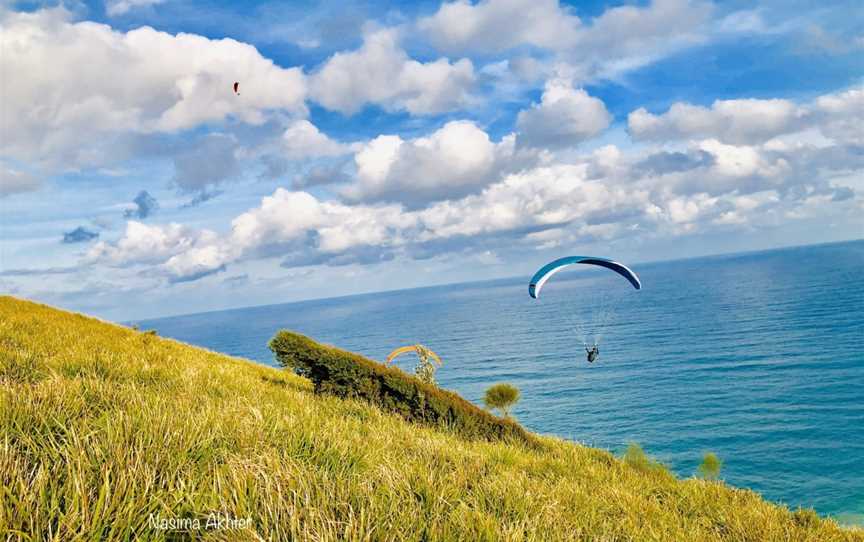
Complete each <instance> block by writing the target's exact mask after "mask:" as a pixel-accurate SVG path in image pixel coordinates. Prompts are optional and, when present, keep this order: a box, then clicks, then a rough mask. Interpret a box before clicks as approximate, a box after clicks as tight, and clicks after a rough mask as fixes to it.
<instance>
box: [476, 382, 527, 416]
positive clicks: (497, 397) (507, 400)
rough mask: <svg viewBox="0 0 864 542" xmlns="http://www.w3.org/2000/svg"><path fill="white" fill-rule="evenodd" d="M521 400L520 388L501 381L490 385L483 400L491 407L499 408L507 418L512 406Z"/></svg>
mask: <svg viewBox="0 0 864 542" xmlns="http://www.w3.org/2000/svg"><path fill="white" fill-rule="evenodd" d="M518 401H519V388H517V387H516V386H514V385H512V384H507V383H504V382H502V383H499V384H495V385H493V386H489V388H488V389H487V390H486V394H485V395H484V396H483V402H484V403H486V406H487V407H489V408H497V409H498V410H500V411H501V412H502V413H503V414H504V417H505V418H509V417H510V407H512V406H513V405H515V404H516V403H517V402H518Z"/></svg>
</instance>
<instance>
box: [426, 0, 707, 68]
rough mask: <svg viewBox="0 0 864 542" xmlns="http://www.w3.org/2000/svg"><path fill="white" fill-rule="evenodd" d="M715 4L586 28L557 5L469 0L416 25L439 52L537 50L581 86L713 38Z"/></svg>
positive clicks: (633, 12) (639, 10)
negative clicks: (552, 55)
mask: <svg viewBox="0 0 864 542" xmlns="http://www.w3.org/2000/svg"><path fill="white" fill-rule="evenodd" d="M712 11H713V10H712V5H711V4H710V3H709V2H703V1H689V0H654V1H653V2H652V3H651V4H649V5H648V6H644V7H643V6H628V5H625V6H617V7H613V8H609V9H607V10H606V11H604V12H603V13H602V14H600V15H599V16H597V17H595V18H593V19H591V20H588V21H582V20H580V19H579V17H577V16H576V15H575V14H573V13H572V12H571V10H570V9H569V8H567V7H563V6H561V4H560V3H559V2H558V1H557V0H542V1H539V2H538V1H531V0H482V1H480V2H477V3H474V4H472V3H470V2H468V1H467V0H458V1H456V2H450V3H444V4H443V5H442V6H441V8H439V10H438V11H437V12H436V13H435V14H434V15H432V16H430V17H426V18H422V19H420V20H419V21H418V23H417V26H418V28H419V30H420V31H421V32H422V33H424V34H425V35H426V36H427V37H428V38H429V40H430V41H431V42H432V43H433V44H434V45H436V46H437V47H438V48H439V49H440V50H442V51H445V52H449V53H451V54H458V53H464V52H468V51H479V52H484V53H494V52H502V51H506V50H511V49H514V48H517V47H519V46H526V45H527V46H533V47H537V48H541V49H547V50H551V51H554V52H556V53H558V55H559V58H560V60H563V61H565V62H566V63H568V64H569V65H570V66H571V67H572V68H573V69H574V73H573V75H574V76H576V77H578V78H579V79H580V80H588V79H591V78H595V77H614V76H616V75H618V74H619V73H620V72H622V71H627V70H630V69H633V68H636V67H639V66H643V65H645V64H647V63H649V62H651V61H653V60H656V59H657V58H659V57H661V56H664V55H667V54H669V53H671V52H673V51H676V50H678V49H681V48H683V47H687V46H691V45H694V44H698V43H702V42H704V41H706V40H708V39H709V34H710V32H711V30H710V29H709V28H707V27H706V26H707V24H708V22H709V19H710V17H711V14H712Z"/></svg>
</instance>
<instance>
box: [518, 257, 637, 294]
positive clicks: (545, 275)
mask: <svg viewBox="0 0 864 542" xmlns="http://www.w3.org/2000/svg"><path fill="white" fill-rule="evenodd" d="M577 263H584V264H588V265H599V266H600V267H605V268H606V269H611V270H612V271H615V272H616V273H618V274H619V275H621V276H622V277H624V278H625V279H627V280H628V281H630V284H632V285H633V287H634V288H636V289H637V290H641V289H642V283H641V282H640V281H639V277H637V276H636V273H634V272H633V271H631V270H630V268H628V267H627V266H626V265H624V264H622V263H618V262H616V261H612V260H607V259H606V258H598V257H596V256H567V257H566V258H559V259H557V260H555V261H554V262H550V263H547V264H546V265H544V266H543V267H541V268H540V270H539V271H537V272H536V273H534V276H533V277H531V284H529V285H528V295H530V296H531V297H533V298H535V299H536V298H537V296H539V295H540V289H541V288H543V285H544V284H546V281H547V280H549V278H550V277H551V276H552V275H554V274H555V273H557V272H558V271H561V270H562V269H564V268H565V267H567V266H569V265H574V264H577Z"/></svg>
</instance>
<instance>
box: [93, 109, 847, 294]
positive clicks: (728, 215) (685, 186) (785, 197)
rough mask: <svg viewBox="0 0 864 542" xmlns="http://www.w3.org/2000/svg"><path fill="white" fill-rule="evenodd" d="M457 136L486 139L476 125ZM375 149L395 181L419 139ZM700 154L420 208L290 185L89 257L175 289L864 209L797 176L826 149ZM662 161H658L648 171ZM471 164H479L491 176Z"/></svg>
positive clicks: (629, 162) (588, 165)
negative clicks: (229, 215) (252, 265)
mask: <svg viewBox="0 0 864 542" xmlns="http://www.w3.org/2000/svg"><path fill="white" fill-rule="evenodd" d="M448 129H465V130H472V129H473V130H477V128H476V127H473V126H469V125H461V126H459V125H457V126H455V128H454V127H452V126H451V127H450V128H448ZM443 130H444V129H443V128H442V131H443ZM439 135H440V134H439ZM433 136H434V134H433ZM433 136H430V138H428V139H429V140H430V141H426V142H424V144H423V145H420V146H419V148H425V147H427V146H428V147H431V148H433V149H435V152H439V151H440V150H441V148H442V146H441V144H440V142H438V143H433V142H432V141H431V140H432V139H434V137H433ZM477 144H478V145H479V147H480V148H486V154H485V156H486V157H487V159H488V157H489V156H490V154H489V145H492V146H494V144H493V143H491V142H488V141H484V140H483V138H482V137H481V138H478V141H477ZM370 145H380V146H381V147H382V148H381V149H379V150H378V154H377V155H375V157H376V158H377V160H370V161H369V163H368V164H366V165H367V166H368V167H369V168H371V169H370V170H369V171H373V172H376V174H382V172H385V173H384V174H386V172H389V168H390V167H392V164H393V161H394V160H398V158H394V157H398V156H399V155H400V153H401V149H402V147H404V146H406V145H407V146H415V147H417V144H416V141H402V140H401V139H399V138H395V139H391V140H373V142H372V143H370ZM692 145H693V146H692V147H691V149H689V150H688V151H687V152H681V153H679V154H680V155H681V156H678V155H675V156H671V157H670V156H661V157H660V158H659V159H658V158H657V157H656V154H657V153H656V151H655V150H654V149H645V150H634V151H631V152H629V153H625V152H623V151H621V149H618V148H617V147H614V146H606V147H603V148H601V149H598V150H596V151H594V152H593V153H592V154H591V155H589V156H587V157H584V158H581V159H578V160H577V161H576V162H575V163H571V164H562V163H553V164H549V165H539V166H538V165H535V166H532V167H528V168H525V169H522V170H520V171H517V172H511V173H505V174H502V176H501V177H500V180H497V181H494V182H492V183H491V184H489V185H488V186H486V187H485V188H482V189H480V190H479V191H475V192H474V193H469V194H468V195H465V196H464V197H459V198H454V199H445V200H442V201H437V202H435V203H431V204H428V205H427V206H425V207H419V208H416V209H411V208H408V209H406V208H405V207H404V206H403V205H401V204H395V203H394V204H387V205H368V204H347V203H342V202H338V201H328V200H324V199H321V198H319V197H316V196H314V195H312V194H310V193H307V192H299V191H289V190H285V189H282V188H280V189H277V190H276V191H275V192H274V193H273V195H271V196H268V197H265V198H263V199H262V201H261V204H260V205H259V206H258V207H256V208H253V209H250V210H249V211H247V212H245V213H243V214H241V215H239V216H238V217H236V218H235V219H234V220H233V221H232V222H231V232H230V234H228V235H225V236H221V237H217V236H216V235H215V234H212V233H211V232H206V231H201V232H198V231H194V230H188V229H183V228H182V227H180V226H177V225H169V226H166V227H161V228H160V227H153V228H152V229H151V228H148V227H146V226H144V225H141V224H134V227H133V225H132V223H130V227H129V228H128V229H127V233H126V235H125V236H124V238H123V239H121V240H120V241H118V242H116V243H113V244H109V243H104V242H103V243H99V244H97V246H96V247H95V248H94V250H93V251H92V252H93V256H94V257H95V258H96V259H97V260H98V259H100V258H101V259H102V260H104V261H106V262H108V263H110V264H114V265H118V264H128V262H130V261H137V262H142V261H147V262H150V263H151V264H152V265H155V266H156V268H157V269H158V270H159V271H160V272H162V273H165V274H167V275H168V276H169V277H170V278H171V280H173V281H182V280H194V279H197V278H200V277H202V276H205V275H207V274H210V273H213V272H215V271H219V270H222V269H224V268H225V267H226V266H229V265H232V264H233V263H236V262H239V261H244V260H248V259H258V258H273V257H275V258H279V259H281V260H282V262H283V263H282V265H283V266H285V267H294V266H306V265H345V264H349V263H357V264H368V263H378V262H381V261H386V260H389V259H393V258H400V257H401V258H413V257H428V256H430V255H435V254H438V253H447V252H460V251H463V250H465V249H466V248H468V247H481V246H482V248H483V250H488V251H493V252H494V251H497V250H498V249H499V248H501V249H507V250H511V249H513V248H514V247H517V246H519V245H520V244H525V246H526V247H529V248H530V247H533V248H543V247H546V248H548V247H553V246H569V245H572V244H574V243H579V242H581V243H584V242H591V241H596V240H600V239H602V240H614V239H617V238H619V237H621V236H625V235H626V236H628V237H633V236H634V235H635V236H654V237H656V236H660V237H663V236H665V237H669V236H677V235H684V234H692V233H696V232H701V231H711V230H714V229H717V228H724V229H728V228H757V227H760V225H776V224H782V223H784V222H787V221H789V220H795V219H796V218H795V217H804V216H810V215H811V214H812V212H813V211H812V208H814V206H815V205H816V203H819V204H821V205H823V206H825V205H836V206H838V209H844V210H845V211H844V212H855V209H857V208H858V207H860V204H859V203H856V200H855V197H856V196H855V193H854V191H853V190H851V189H849V188H848V187H843V186H842V185H840V187H839V188H838V187H837V186H834V185H833V184H831V183H830V182H829V181H830V179H831V178H832V177H831V175H830V174H828V173H826V172H825V170H824V168H816V169H814V168H809V169H808V168H803V169H802V170H801V171H798V169H801V168H799V167H798V164H796V163H795V161H794V160H795V158H794V156H796V155H801V154H805V155H806V154H807V153H811V152H816V151H817V150H819V149H815V148H811V147H807V148H800V147H789V148H786V149H781V148H780V147H778V146H776V145H774V146H772V147H771V148H770V149H769V148H765V147H764V146H736V145H727V144H724V143H721V142H719V141H716V140H705V141H701V142H694V143H693V144H692ZM445 146H446V145H445ZM415 150H416V149H415ZM820 152H821V151H820ZM359 154H362V153H359ZM359 154H358V156H359ZM472 154H478V155H483V153H482V152H479V153H472ZM667 154H672V153H667ZM835 154H836V153H835ZM705 155H710V156H711V159H706V158H705ZM652 157H653V158H652ZM832 157H834V158H836V156H835V155H834V154H832ZM475 158H476V157H475ZM813 159H814V158H812V157H810V158H807V160H810V161H812V160H813ZM849 159H852V160H854V155H853V156H852V158H849ZM652 160H653V161H654V162H656V164H655V165H654V166H652V167H646V166H645V165H644V164H645V163H646V161H652ZM433 161H434V160H433ZM820 161H822V162H827V160H823V159H821V158H820ZM465 164H467V166H466V167H468V169H471V168H473V167H481V166H479V165H478V163H473V162H466V163H465ZM664 164H665V166H664ZM670 164H671V166H670ZM463 165H464V164H463ZM482 167H485V163H483V165H482ZM831 167H834V168H836V169H838V170H844V169H845V170H849V169H850V168H853V169H854V168H855V167H857V168H858V169H859V170H860V168H861V167H862V165H861V164H860V163H858V162H854V161H853V162H852V163H849V164H847V165H846V166H843V165H840V164H834V165H832V166H831ZM844 188H845V190H844ZM856 206H857V207H856ZM634 232H635V233H634Z"/></svg>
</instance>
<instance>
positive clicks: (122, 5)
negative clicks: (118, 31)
mask: <svg viewBox="0 0 864 542" xmlns="http://www.w3.org/2000/svg"><path fill="white" fill-rule="evenodd" d="M164 1H165V0H108V2H106V3H105V12H106V13H107V14H108V15H110V16H112V17H116V16H117V15H123V14H125V13H128V12H129V11H130V10H133V9H137V8H142V7H150V6H155V5H157V4H161V3H163V2H164Z"/></svg>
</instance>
